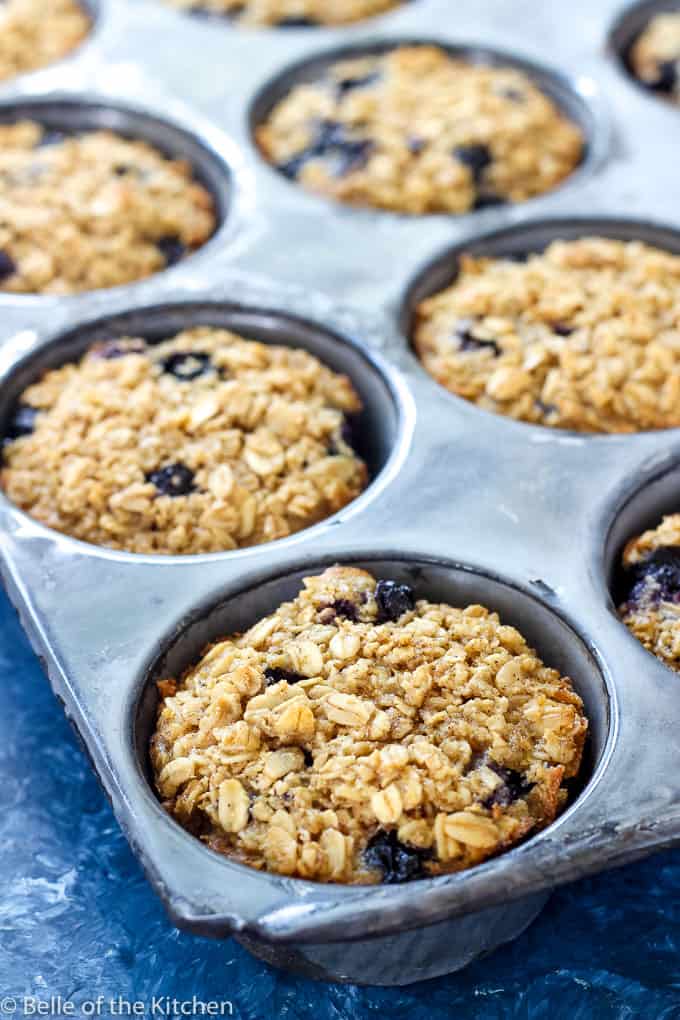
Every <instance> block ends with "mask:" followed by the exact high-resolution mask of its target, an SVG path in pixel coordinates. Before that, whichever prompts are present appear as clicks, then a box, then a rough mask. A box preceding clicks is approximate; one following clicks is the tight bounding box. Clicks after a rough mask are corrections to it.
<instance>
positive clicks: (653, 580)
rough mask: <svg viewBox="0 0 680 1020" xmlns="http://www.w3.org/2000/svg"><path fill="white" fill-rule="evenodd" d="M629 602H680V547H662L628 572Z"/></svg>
mask: <svg viewBox="0 0 680 1020" xmlns="http://www.w3.org/2000/svg"><path fill="white" fill-rule="evenodd" d="M626 581H627V587H628V599H627V601H629V602H631V603H633V604H635V603H636V602H639V601H641V600H642V599H645V598H650V597H651V598H652V599H653V600H654V601H655V602H658V601H663V602H680V546H662V547H661V548H659V549H655V550H654V552H653V553H652V554H651V556H648V557H647V559H646V560H643V561H642V562H641V563H636V564H634V566H633V567H631V568H630V569H629V570H628V571H627V572H626Z"/></svg>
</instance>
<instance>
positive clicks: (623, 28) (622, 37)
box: [608, 0, 680, 109]
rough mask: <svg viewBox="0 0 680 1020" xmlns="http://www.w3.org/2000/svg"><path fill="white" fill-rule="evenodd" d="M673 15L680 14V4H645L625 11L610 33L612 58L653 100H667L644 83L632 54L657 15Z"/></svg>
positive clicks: (673, 0)
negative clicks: (637, 71)
mask: <svg viewBox="0 0 680 1020" xmlns="http://www.w3.org/2000/svg"><path fill="white" fill-rule="evenodd" d="M669 13H678V14H680V0H641V2H637V3H633V4H631V5H630V6H628V7H626V8H625V9H624V10H623V11H621V12H620V13H619V14H618V16H617V17H616V19H615V20H614V23H613V25H612V27H611V29H610V31H609V38H608V48H609V51H610V53H611V55H612V56H613V57H614V59H615V60H616V62H617V63H618V64H619V66H620V68H621V69H622V71H623V72H624V73H625V75H626V77H627V78H628V79H629V81H631V82H632V83H633V84H634V85H637V87H638V88H639V89H641V90H642V91H643V92H644V93H645V94H646V95H647V96H649V97H650V98H653V99H662V100H663V99H664V96H663V93H658V92H655V91H654V89H652V88H650V87H649V86H648V85H645V83H644V82H643V81H640V79H639V78H638V76H637V75H636V74H635V71H634V70H633V68H632V65H631V50H632V49H633V46H634V45H635V43H636V42H637V40H638V39H639V37H640V36H641V34H642V33H643V32H644V30H645V28H646V27H647V25H648V24H649V22H650V21H651V20H652V18H654V17H655V16H656V15H657V14H669ZM666 105H667V106H668V107H669V108H670V109H672V108H673V106H674V105H675V104H671V103H669V102H668V101H666Z"/></svg>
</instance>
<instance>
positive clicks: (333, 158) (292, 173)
mask: <svg viewBox="0 0 680 1020" xmlns="http://www.w3.org/2000/svg"><path fill="white" fill-rule="evenodd" d="M372 148H373V142H372V141H371V140H370V139H369V138H352V137H350V136H349V135H348V134H347V129H346V127H345V125H344V124H340V123H339V122H338V121H334V120H322V121H321V122H320V123H319V125H318V127H317V130H316V135H315V136H314V139H313V140H312V143H311V144H310V145H309V146H308V147H307V148H306V149H304V150H303V151H302V152H299V153H298V154H297V155H296V156H293V157H292V159H289V160H288V161H287V162H286V163H281V164H279V170H280V171H281V172H282V173H283V174H285V175H286V177H290V178H291V179H295V178H296V177H297V176H298V174H299V173H300V171H301V170H302V168H303V166H304V165H305V163H307V162H308V161H309V160H311V159H325V160H326V161H327V162H328V163H329V165H330V168H331V170H332V172H333V173H334V174H335V175H336V176H338V177H343V176H344V175H345V174H348V173H351V172H352V171H353V170H358V169H359V168H360V167H362V166H364V165H365V164H366V162H367V161H368V157H369V155H370V153H371V150H372Z"/></svg>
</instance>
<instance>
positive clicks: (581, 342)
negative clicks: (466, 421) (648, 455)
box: [414, 237, 680, 432]
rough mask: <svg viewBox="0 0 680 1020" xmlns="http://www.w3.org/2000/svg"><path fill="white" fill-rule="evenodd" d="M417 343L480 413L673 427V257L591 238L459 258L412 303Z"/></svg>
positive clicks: (678, 360) (566, 425) (677, 366)
mask: <svg viewBox="0 0 680 1020" xmlns="http://www.w3.org/2000/svg"><path fill="white" fill-rule="evenodd" d="M414 342H415V346H416V349H417V351H418V354H419V356H420V358H421V360H422V362H423V364H424V366H425V368H426V369H427V371H428V372H429V373H430V374H431V375H433V376H434V378H435V379H436V380H437V381H438V382H440V383H441V384H442V385H443V386H445V387H446V388H447V389H448V390H450V391H451V392H452V393H455V394H457V395H458V396H461V397H464V398H465V399H466V400H470V401H472V402H473V403H475V404H477V405H478V406H479V407H482V408H484V409H485V410H487V411H494V412H495V413H497V414H504V415H508V416H509V417H511V418H517V419H520V420H522V421H527V422H533V423H537V424H540V425H548V426H552V427H554V428H562V429H575V430H577V431H580V432H637V431H641V430H645V429H663V428H670V427H673V426H677V425H680V257H678V256H677V255H671V254H670V253H668V252H665V251H661V250H659V249H658V248H652V247H650V246H648V245H644V244H641V243H640V242H637V241H630V242H623V241H612V240H607V239H605V238H598V237H589V238H583V239H581V240H578V241H555V242H554V243H553V244H551V245H550V246H549V248H548V249H547V250H546V251H545V252H544V253H543V254H542V255H531V256H529V257H528V258H527V259H526V260H523V261H516V260H511V259H507V258H506V259H490V258H472V257H470V256H467V255H464V256H463V257H462V258H461V260H460V272H459V274H458V276H457V278H456V280H455V282H454V283H453V284H452V285H451V286H449V287H447V288H446V289H445V290H443V291H441V292H440V293H438V294H435V295H433V296H432V297H430V298H427V299H426V300H425V301H423V302H421V304H420V305H419V307H418V309H417V323H416V328H415V331H414Z"/></svg>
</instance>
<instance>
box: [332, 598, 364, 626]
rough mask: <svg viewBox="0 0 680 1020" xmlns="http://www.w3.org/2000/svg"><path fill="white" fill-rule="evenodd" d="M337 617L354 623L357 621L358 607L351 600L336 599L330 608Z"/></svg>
mask: <svg viewBox="0 0 680 1020" xmlns="http://www.w3.org/2000/svg"><path fill="white" fill-rule="evenodd" d="M329 608H330V609H332V610H333V612H334V613H335V615H336V616H341V617H343V619H345V620H351V621H352V623H356V621H357V613H358V610H357V607H356V606H355V605H354V603H353V602H350V600H349V599H336V601H335V602H333V603H332V604H331V605H330V607H329Z"/></svg>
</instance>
